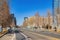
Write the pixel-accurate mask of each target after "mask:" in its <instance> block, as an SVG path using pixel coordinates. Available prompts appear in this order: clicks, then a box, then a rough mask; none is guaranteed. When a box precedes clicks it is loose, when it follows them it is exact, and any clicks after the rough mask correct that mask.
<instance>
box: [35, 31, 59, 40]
mask: <svg viewBox="0 0 60 40" xmlns="http://www.w3.org/2000/svg"><path fill="white" fill-rule="evenodd" d="M36 33H39V34H42V35H46V36H51V37H54V38H59V39H60V34H59V33H54V32H49V31H40V32H36Z"/></svg>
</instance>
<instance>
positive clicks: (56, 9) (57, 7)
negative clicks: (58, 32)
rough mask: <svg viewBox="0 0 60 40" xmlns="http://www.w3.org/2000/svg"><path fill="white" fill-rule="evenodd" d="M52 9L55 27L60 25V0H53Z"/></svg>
mask: <svg viewBox="0 0 60 40" xmlns="http://www.w3.org/2000/svg"><path fill="white" fill-rule="evenodd" d="M52 9H53V19H54V20H53V21H54V22H53V24H54V25H55V26H54V27H58V26H60V21H59V20H60V16H59V15H60V0H52Z"/></svg>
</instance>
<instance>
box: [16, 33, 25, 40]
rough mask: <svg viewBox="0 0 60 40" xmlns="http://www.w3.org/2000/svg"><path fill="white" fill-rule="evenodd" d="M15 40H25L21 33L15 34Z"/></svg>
mask: <svg viewBox="0 0 60 40" xmlns="http://www.w3.org/2000/svg"><path fill="white" fill-rule="evenodd" d="M16 40H25V37H24V36H23V35H22V34H21V33H16Z"/></svg>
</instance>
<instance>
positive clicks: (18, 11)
mask: <svg viewBox="0 0 60 40" xmlns="http://www.w3.org/2000/svg"><path fill="white" fill-rule="evenodd" d="M48 9H50V12H51V13H52V0H11V1H10V12H11V13H14V14H15V17H16V19H17V24H18V25H21V24H22V23H23V21H24V17H30V16H34V15H35V14H36V12H39V15H40V16H46V14H47V11H48Z"/></svg>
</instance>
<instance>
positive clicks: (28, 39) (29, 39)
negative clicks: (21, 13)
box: [21, 33, 32, 40]
mask: <svg viewBox="0 0 60 40" xmlns="http://www.w3.org/2000/svg"><path fill="white" fill-rule="evenodd" d="M21 34H22V35H23V36H24V37H25V39H26V40H32V39H31V38H28V37H27V36H26V35H25V34H23V33H21Z"/></svg>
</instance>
